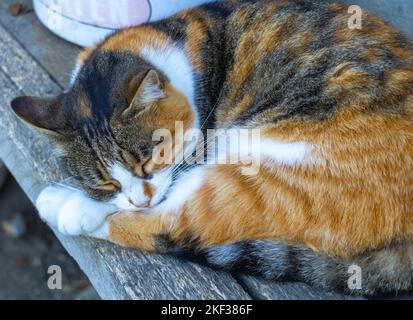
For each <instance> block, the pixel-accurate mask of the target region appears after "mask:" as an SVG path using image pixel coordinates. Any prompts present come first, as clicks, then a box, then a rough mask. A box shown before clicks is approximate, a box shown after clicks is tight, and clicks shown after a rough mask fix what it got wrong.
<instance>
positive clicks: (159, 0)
mask: <svg viewBox="0 0 413 320" xmlns="http://www.w3.org/2000/svg"><path fill="white" fill-rule="evenodd" d="M212 1H213V0H33V6H34V10H35V12H36V14H37V16H38V17H39V19H40V21H41V22H42V23H43V24H44V25H45V26H46V27H48V28H49V29H50V30H51V31H52V32H54V33H56V34H57V35H59V36H60V37H62V38H64V39H66V40H68V41H70V42H73V43H75V44H78V45H80V46H83V47H89V46H91V45H93V44H95V43H97V42H99V41H101V40H103V39H104V38H105V37H106V36H107V35H109V34H111V33H112V32H114V31H116V30H118V29H121V28H125V27H130V26H136V25H139V24H142V23H145V22H149V21H156V20H160V19H163V18H166V17H168V16H171V15H173V14H175V13H177V12H179V11H181V10H183V9H185V8H188V7H195V6H197V5H199V4H202V3H206V2H212Z"/></svg>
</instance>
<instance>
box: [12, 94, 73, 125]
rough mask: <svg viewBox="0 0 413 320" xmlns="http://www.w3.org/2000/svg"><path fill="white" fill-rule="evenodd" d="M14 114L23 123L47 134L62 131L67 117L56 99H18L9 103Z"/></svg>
mask: <svg viewBox="0 0 413 320" xmlns="http://www.w3.org/2000/svg"><path fill="white" fill-rule="evenodd" d="M11 107H12V109H13V111H14V113H15V114H16V115H17V116H18V117H19V118H20V119H21V120H23V121H24V122H25V123H28V124H29V125H31V126H33V127H35V128H37V129H42V130H45V131H47V132H54V133H57V132H58V131H60V130H63V129H64V128H65V125H66V121H67V117H66V116H65V114H64V112H63V110H62V109H63V108H62V107H61V106H60V105H59V99H58V97H53V98H52V97H50V98H37V97H19V98H16V99H14V100H13V101H12V102H11Z"/></svg>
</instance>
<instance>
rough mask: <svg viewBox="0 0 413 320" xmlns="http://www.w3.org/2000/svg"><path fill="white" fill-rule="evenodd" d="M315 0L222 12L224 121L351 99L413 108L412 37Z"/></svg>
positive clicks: (275, 116)
mask: <svg viewBox="0 0 413 320" xmlns="http://www.w3.org/2000/svg"><path fill="white" fill-rule="evenodd" d="M352 19H354V16H353V15H352V14H351V13H350V14H349V12H348V7H346V6H342V5H339V4H324V3H319V2H317V1H312V0H306V1H290V0H282V1H271V0H270V1H252V2H247V3H244V4H242V5H239V6H238V7H237V8H236V9H235V10H234V11H233V12H232V13H231V15H229V16H228V19H227V26H226V27H227V28H226V30H227V33H226V37H227V40H226V41H225V45H226V51H225V52H226V53H227V54H228V55H229V56H228V57H227V61H229V63H228V68H227V70H226V72H227V75H226V81H225V84H224V91H223V92H224V93H223V95H222V96H221V101H222V103H221V107H222V109H221V110H220V112H219V113H218V120H219V122H221V124H222V125H229V124H234V123H235V124H238V125H243V124H244V125H245V124H247V123H250V122H253V123H254V124H257V123H259V122H260V121H262V122H264V123H267V122H277V121H279V120H289V119H301V120H308V121H314V120H315V121H320V120H326V119H330V118H332V117H334V116H336V115H337V114H338V113H339V112H341V111H343V110H346V109H347V108H349V107H354V106H358V107H359V109H360V110H364V111H365V112H388V113H391V114H401V113H403V110H404V111H407V110H410V109H411V108H413V106H412V103H411V96H412V91H413V89H412V88H413V45H412V42H411V41H409V40H408V39H407V38H406V37H405V36H403V35H402V34H401V33H400V32H398V31H397V30H396V29H394V28H392V27H391V26H390V25H388V24H387V23H385V22H384V21H382V20H381V19H380V18H377V17H375V16H374V15H372V14H370V13H369V12H367V11H364V10H362V12H361V16H360V19H361V20H359V21H358V22H359V23H360V25H355V24H354V21H353V20H352Z"/></svg>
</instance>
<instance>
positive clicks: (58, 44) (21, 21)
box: [0, 0, 80, 87]
mask: <svg viewBox="0 0 413 320" xmlns="http://www.w3.org/2000/svg"><path fill="white" fill-rule="evenodd" d="M15 2H16V1H15V0H1V1H0V24H1V25H3V27H4V28H5V29H6V30H7V31H8V32H9V33H10V34H12V35H13V37H14V38H15V39H16V40H17V41H18V42H20V44H21V45H22V46H23V47H24V49H25V50H26V51H27V52H29V53H30V55H31V56H33V57H34V58H35V59H36V60H37V61H38V62H39V63H40V65H41V66H42V67H43V68H45V69H46V70H47V71H48V72H49V73H50V74H51V75H52V78H53V79H55V80H56V81H57V82H58V83H59V84H60V85H61V86H63V87H64V86H66V85H67V83H68V82H69V80H70V76H71V71H72V68H73V66H74V63H75V60H76V58H77V55H78V53H79V52H80V48H79V47H77V46H75V45H73V44H70V43H68V42H66V41H65V40H63V39H61V38H59V37H58V36H56V35H55V34H53V33H52V32H50V31H49V30H48V29H47V28H45V27H44V26H43V25H42V24H41V22H40V21H39V20H38V19H37V17H36V15H35V13H34V11H33V10H32V7H33V6H32V1H31V0H19V3H22V4H23V5H24V7H25V8H26V10H25V12H24V13H22V14H21V15H19V16H17V17H14V16H12V15H11V14H10V12H9V6H10V5H11V4H13V3H15Z"/></svg>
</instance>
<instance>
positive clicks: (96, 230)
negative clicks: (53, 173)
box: [36, 187, 117, 238]
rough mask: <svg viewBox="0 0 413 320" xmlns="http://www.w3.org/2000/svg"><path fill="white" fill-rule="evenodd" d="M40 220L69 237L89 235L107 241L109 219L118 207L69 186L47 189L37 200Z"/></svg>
mask: <svg viewBox="0 0 413 320" xmlns="http://www.w3.org/2000/svg"><path fill="white" fill-rule="evenodd" d="M36 205H37V209H38V210H39V214H40V217H41V218H42V219H43V220H44V221H46V222H47V223H48V224H50V225H51V226H52V227H54V228H57V230H58V231H59V232H61V233H62V234H64V235H69V236H80V235H89V236H95V237H99V238H105V236H106V234H107V232H106V231H107V230H106V228H107V227H106V224H105V221H106V218H107V217H108V216H109V215H111V214H113V213H116V212H117V207H116V206H114V205H112V204H109V203H105V202H100V201H96V200H94V199H91V198H89V197H87V196H86V195H85V194H84V193H83V192H81V191H79V190H76V189H72V188H65V187H47V188H46V189H44V190H43V191H42V192H41V194H40V195H39V197H38V198H37V202H36Z"/></svg>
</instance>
